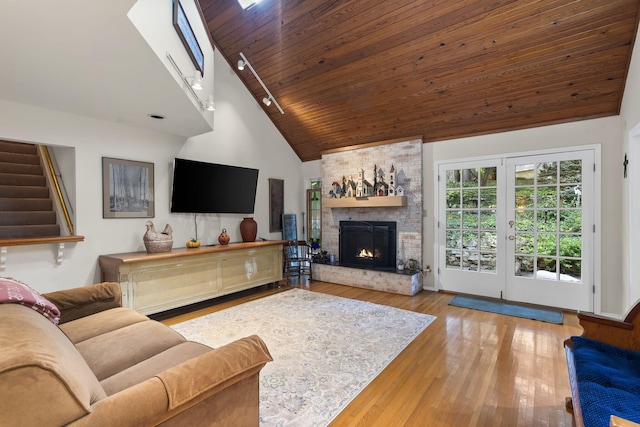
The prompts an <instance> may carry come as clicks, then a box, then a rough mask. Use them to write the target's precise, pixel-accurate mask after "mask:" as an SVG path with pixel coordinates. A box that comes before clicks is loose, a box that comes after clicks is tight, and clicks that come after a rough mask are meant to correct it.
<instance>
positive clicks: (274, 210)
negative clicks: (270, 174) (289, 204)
mask: <svg viewBox="0 0 640 427" xmlns="http://www.w3.org/2000/svg"><path fill="white" fill-rule="evenodd" d="M283 213H284V180H282V179H274V178H269V232H270V233H274V232H276V231H282V214H283Z"/></svg>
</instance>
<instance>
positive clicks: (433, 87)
mask: <svg viewBox="0 0 640 427" xmlns="http://www.w3.org/2000/svg"><path fill="white" fill-rule="evenodd" d="M199 3H200V6H201V8H202V12H203V15H204V17H205V20H206V22H207V26H208V28H209V30H210V33H211V36H212V38H213V40H214V42H215V44H216V46H217V48H218V49H219V50H220V51H221V53H222V55H223V56H224V57H225V58H226V59H227V61H228V62H229V63H230V64H232V66H233V68H234V69H235V70H236V72H237V73H238V75H239V76H240V78H241V79H242V81H243V82H244V84H245V85H246V86H247V87H248V89H249V90H250V91H251V92H252V93H253V95H254V96H255V98H256V100H257V101H258V102H259V103H260V105H261V106H262V107H263V108H264V110H265V112H266V113H267V114H268V116H269V117H270V118H271V120H272V121H273V123H274V124H275V125H276V127H277V128H278V129H279V130H280V132H281V133H282V135H283V136H284V138H285V139H286V140H287V141H288V143H289V144H290V145H291V147H292V148H293V150H294V151H295V152H296V153H297V155H298V156H299V157H300V159H301V160H303V161H308V160H315V159H319V158H320V153H321V152H322V151H324V150H331V149H337V148H341V147H345V146H352V145H358V144H364V143H371V142H377V141H384V140H391V139H397V138H403V137H409V136H415V135H422V137H423V139H424V141H425V142H432V141H440V140H446V139H452V138H459V137H466V136H472V135H481V134H487V133H494V132H502V131H509V130H515V129H523V128H530V127H535V126H541V125H548V124H554V123H563V122H569V121H576V120H584V119H590V118H596V117H604V116H611V115H616V114H619V109H620V104H621V101H622V94H623V90H624V83H625V79H626V75H627V70H628V66H629V62H630V57H631V50H632V46H633V41H634V39H635V33H636V30H637V23H638V11H639V9H640V1H639V0H539V1H523V0H520V1H514V0H394V1H390V0H331V1H327V0H292V1H285V0H280V1H276V0H262V2H260V3H258V4H257V5H255V6H253V7H251V8H250V9H247V10H242V8H241V7H240V6H239V5H238V2H237V1H236V0H199ZM240 52H243V53H244V54H245V55H246V56H247V58H248V59H249V62H250V63H251V64H252V65H253V67H254V68H255V70H256V71H257V73H258V75H259V76H260V78H261V79H262V80H263V81H264V83H265V84H266V86H267V88H268V89H269V90H270V91H271V92H272V93H273V95H274V97H275V98H276V100H277V101H278V103H280V105H281V106H282V108H283V110H284V114H283V115H282V114H280V112H279V111H278V110H277V108H275V106H274V105H273V104H272V105H271V107H266V106H264V105H263V104H262V102H260V100H262V98H264V97H265V96H266V94H265V92H264V90H263V89H262V88H261V86H260V84H259V83H258V82H257V80H256V79H255V78H254V77H253V75H252V74H251V72H250V71H249V70H248V69H245V70H244V71H238V70H237V69H236V64H237V62H238V59H240V56H239V53H240Z"/></svg>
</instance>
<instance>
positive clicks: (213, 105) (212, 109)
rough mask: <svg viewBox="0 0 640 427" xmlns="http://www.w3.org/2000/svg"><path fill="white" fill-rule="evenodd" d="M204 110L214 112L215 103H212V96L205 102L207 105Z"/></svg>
mask: <svg viewBox="0 0 640 427" xmlns="http://www.w3.org/2000/svg"><path fill="white" fill-rule="evenodd" d="M205 110H207V111H215V110H216V104H215V102H213V95H209V99H208V100H207V103H206V104H205Z"/></svg>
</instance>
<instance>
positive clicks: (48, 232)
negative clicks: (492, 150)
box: [0, 141, 60, 239]
mask: <svg viewBox="0 0 640 427" xmlns="http://www.w3.org/2000/svg"><path fill="white" fill-rule="evenodd" d="M54 236H60V226H59V225H57V224H56V213H55V211H54V209H53V202H52V200H51V197H50V195H49V188H48V187H47V180H46V177H45V175H44V168H43V166H42V164H41V162H40V157H39V155H38V148H37V146H36V145H32V144H22V143H18V142H8V141H0V239H16V238H18V239H19V238H33V237H54Z"/></svg>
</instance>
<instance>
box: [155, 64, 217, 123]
mask: <svg viewBox="0 0 640 427" xmlns="http://www.w3.org/2000/svg"><path fill="white" fill-rule="evenodd" d="M167 58H168V59H169V62H170V63H171V65H173V68H175V69H176V71H177V72H178V74H179V75H180V78H181V79H182V81H183V82H184V84H185V86H186V87H187V89H188V90H189V92H191V95H192V96H193V97H194V98H195V100H196V101H197V102H198V105H199V106H200V109H201V110H202V111H205V110H206V111H215V109H216V104H215V103H214V102H213V95H212V94H210V95H209V98H208V99H207V101H206V102H205V101H203V100H202V99H200V97H199V96H198V94H197V93H196V90H202V89H203V87H204V86H203V85H202V73H201V72H200V71H199V70H195V72H194V73H193V77H187V76H185V75H184V74H182V71H181V70H180V67H178V64H176V61H175V60H174V59H173V57H172V56H171V54H170V53H169V52H167ZM194 89H195V90H194Z"/></svg>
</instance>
